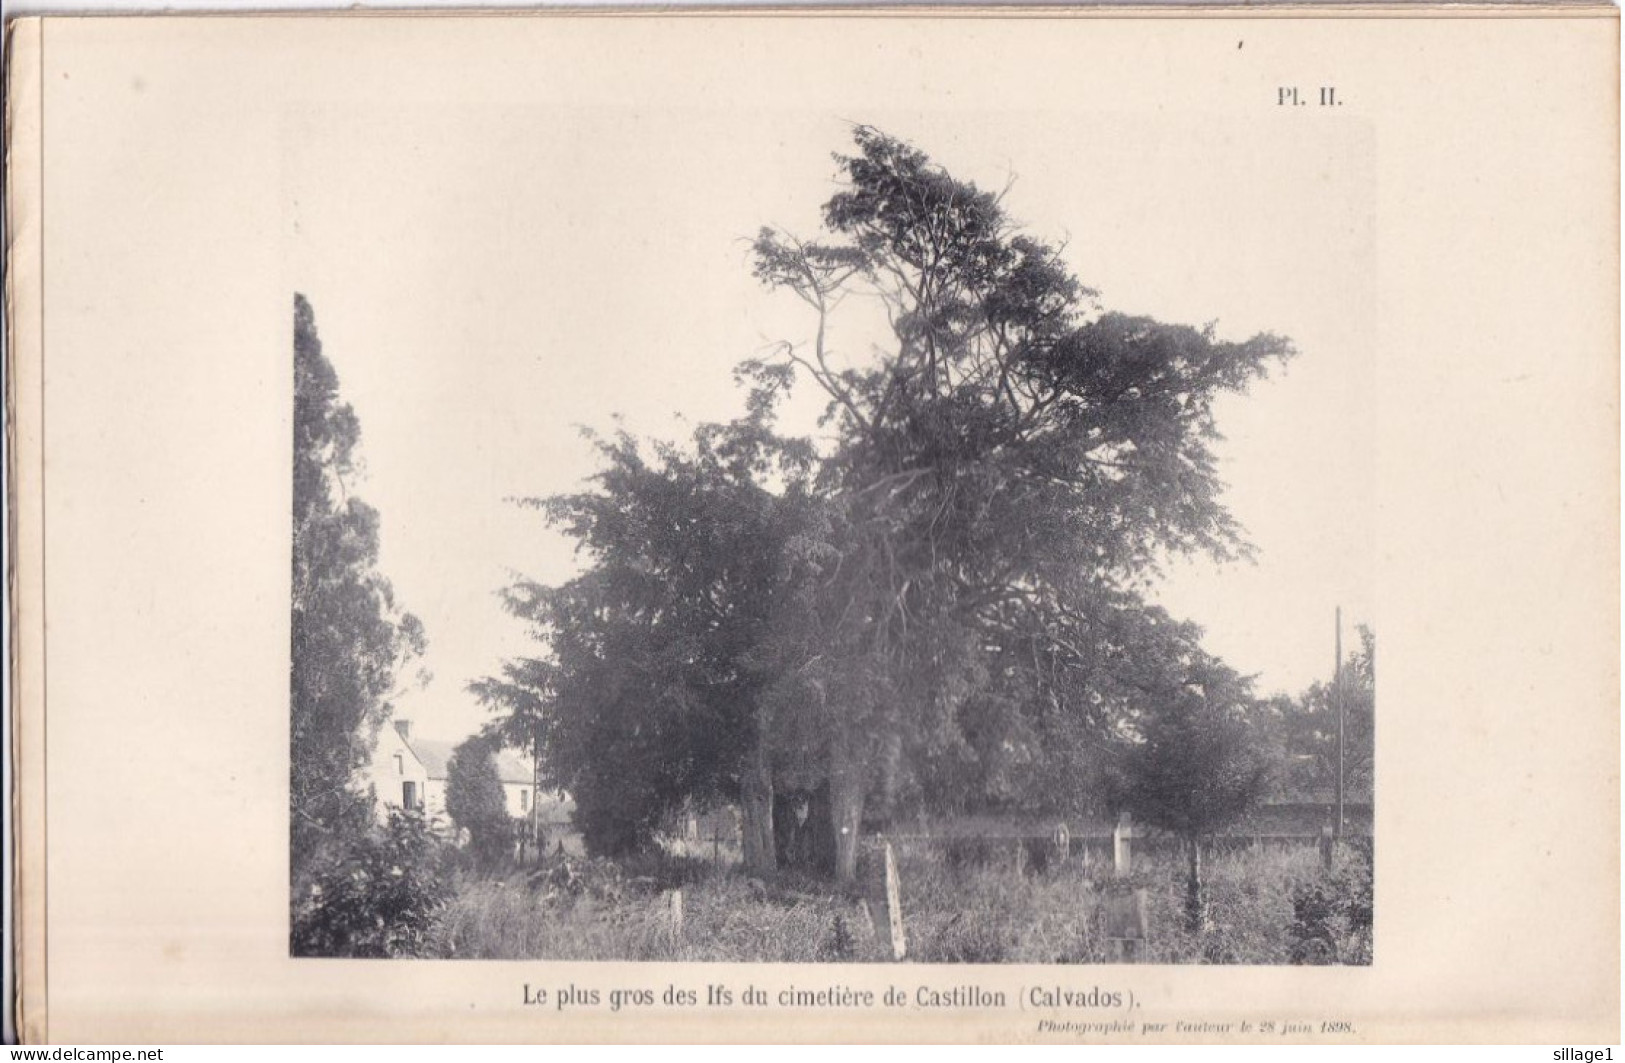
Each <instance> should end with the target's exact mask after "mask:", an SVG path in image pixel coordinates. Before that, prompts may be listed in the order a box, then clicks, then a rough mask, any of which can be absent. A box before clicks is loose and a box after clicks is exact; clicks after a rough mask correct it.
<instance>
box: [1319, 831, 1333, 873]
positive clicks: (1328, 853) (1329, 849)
mask: <svg viewBox="0 0 1625 1063" xmlns="http://www.w3.org/2000/svg"><path fill="white" fill-rule="evenodd" d="M1334 844H1335V839H1334V838H1333V837H1332V829H1331V828H1330V827H1322V828H1320V866H1321V868H1322V870H1325V871H1330V870H1331V869H1332V856H1333V855H1334V854H1333V846H1334Z"/></svg>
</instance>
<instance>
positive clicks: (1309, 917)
mask: <svg viewBox="0 0 1625 1063" xmlns="http://www.w3.org/2000/svg"><path fill="white" fill-rule="evenodd" d="M987 844H988V845H989V846H990V848H991V849H994V850H998V849H1000V848H1001V847H999V846H997V845H994V844H993V843H992V842H991V841H990V842H988V843H987ZM1002 850H1003V851H1002V852H1001V853H1000V855H999V856H998V857H994V858H990V859H988V860H987V861H985V862H982V861H974V862H961V863H960V864H958V865H957V866H953V865H950V863H949V862H948V861H947V860H946V859H945V858H944V852H943V850H942V848H940V847H937V846H931V845H924V844H922V845H905V846H903V847H902V848H901V850H900V852H899V854H898V855H899V861H898V862H899V869H900V878H901V880H902V894H903V909H904V922H905V928H906V934H907V938H908V948H909V954H908V958H909V960H910V961H911V962H919V963H1032V964H1053V963H1113V962H1121V959H1122V957H1121V955H1120V953H1119V952H1118V951H1116V950H1115V949H1114V948H1113V946H1112V944H1111V942H1110V941H1108V940H1107V939H1106V938H1105V937H1104V935H1103V925H1102V916H1101V907H1102V904H1103V900H1104V898H1106V897H1107V896H1109V895H1112V894H1115V893H1122V892H1127V891H1131V890H1134V889H1145V890H1146V891H1147V893H1148V898H1149V909H1150V924H1151V937H1150V939H1149V940H1148V941H1147V942H1146V945H1145V948H1144V952H1143V954H1142V957H1141V962H1146V963H1223V964H1293V963H1319V962H1330V963H1344V964H1351V963H1352V964H1364V963H1370V962H1371V924H1370V892H1371V864H1370V860H1369V853H1368V852H1367V851H1365V849H1364V848H1363V847H1362V846H1348V847H1344V848H1342V849H1341V850H1340V852H1339V855H1338V859H1337V864H1336V866H1335V867H1334V870H1333V871H1332V872H1331V873H1327V872H1325V871H1323V870H1322V868H1321V865H1320V857H1319V855H1318V854H1317V853H1316V851H1315V850H1314V849H1313V848H1311V847H1303V846H1297V847H1290V848H1275V847H1266V848H1261V849H1250V848H1248V849H1241V850H1239V851H1229V852H1223V853H1219V854H1216V855H1214V856H1212V857H1211V858H1210V860H1209V862H1208V867H1207V883H1208V890H1209V901H1208V904H1209V911H1210V913H1211V919H1210V920H1209V921H1207V922H1206V923H1205V924H1204V926H1203V927H1202V928H1201V929H1200V930H1198V931H1192V930H1191V929H1190V928H1189V926H1188V924H1187V921H1186V918H1185V915H1186V912H1185V903H1186V895H1185V871H1186V869H1185V866H1184V854H1183V852H1182V851H1181V850H1180V849H1179V848H1178V847H1177V846H1170V847H1169V848H1168V850H1167V851H1166V853H1165V854H1164V853H1158V854H1156V855H1152V856H1146V857H1142V858H1140V864H1141V866H1140V867H1138V868H1137V870H1136V872H1135V874H1134V875H1133V876H1130V877H1127V878H1122V879H1119V878H1115V877H1113V876H1112V874H1111V872H1110V869H1109V868H1106V867H1103V866H1101V865H1100V862H1099V861H1098V860H1097V861H1096V862H1095V865H1094V866H1093V867H1091V868H1089V869H1088V870H1085V869H1084V868H1083V867H1082V866H1081V861H1078V860H1073V861H1069V862H1068V863H1067V864H1065V865H1058V864H1055V863H1054V862H1053V861H1052V862H1050V863H1048V865H1047V869H1046V870H1043V871H1036V870H1029V871H1027V872H1025V873H1020V874H1018V873H1017V871H1016V870H1015V862H1014V860H1013V859H1011V858H1010V846H1009V844H1006V845H1005V846H1003V847H1002ZM866 863H867V861H866V860H865V861H860V867H859V874H858V876H857V878H858V880H859V886H857V887H854V890H852V891H831V890H830V889H829V888H828V887H827V885H823V886H821V885H820V884H819V882H818V881H817V880H815V879H810V878H798V877H791V878H789V879H788V880H786V881H782V882H777V883H763V882H761V881H759V880H755V879H752V878H749V877H747V876H745V875H743V874H741V873H738V872H737V871H733V870H729V869H718V868H714V867H711V866H709V865H706V864H704V863H701V862H695V861H674V862H671V863H670V864H667V865H666V866H665V867H664V869H663V871H662V873H661V874H640V875H633V874H629V873H628V872H626V871H624V870H623V869H622V868H621V867H620V865H619V864H617V863H616V862H614V861H609V860H602V859H599V860H584V861H572V862H569V863H563V864H559V865H556V866H555V867H554V868H552V869H551V870H549V871H547V872H543V873H539V874H523V873H514V874H509V875H506V876H500V877H494V878H492V877H477V876H465V877H462V878H461V879H459V880H458V882H457V885H456V889H455V892H454V896H453V897H452V899H451V900H450V901H449V903H448V904H447V906H446V908H445V909H444V912H443V915H442V916H441V918H440V920H439V921H438V922H437V924H436V927H435V930H434V933H433V935H432V939H431V942H430V945H429V947H430V948H431V949H432V950H433V951H434V953H435V954H436V955H440V956H446V957H457V958H464V959H467V958H500V959H555V960H589V959H590V960H695V961H704V962H716V963H735V962H766V963H781V962H782V963H812V962H852V963H861V962H890V960H891V954H890V952H889V947H888V945H887V942H886V938H885V936H884V930H883V929H882V930H881V931H880V932H879V933H877V931H876V926H875V923H874V920H875V919H876V918H877V917H878V918H881V919H883V918H884V917H885V914H884V910H883V908H882V907H881V905H880V902H878V901H877V899H876V897H877V895H876V893H875V892H874V891H872V890H868V891H866V890H865V889H864V888H862V883H863V881H864V879H865V877H866V874H865V872H866V871H867V869H866V868H865V866H864V865H865V864H866ZM1028 866H1029V867H1030V865H1028ZM641 870H644V871H648V870H652V868H651V867H649V866H647V865H646V866H645V867H643V868H642V869H641ZM674 888H681V889H682V890H683V895H684V906H683V907H684V921H683V929H682V931H681V933H678V932H677V931H675V930H674V927H673V922H672V917H671V904H670V899H669V892H668V891H669V890H671V889H674ZM865 896H867V898H868V900H867V910H866V909H865V907H863V906H862V905H860V903H859V901H860V900H861V899H863V898H864V897H865ZM1300 917H1301V918H1300ZM1306 940H1313V941H1316V942H1318V943H1319V944H1317V945H1315V946H1311V947H1305V944H1304V942H1305V941H1306Z"/></svg>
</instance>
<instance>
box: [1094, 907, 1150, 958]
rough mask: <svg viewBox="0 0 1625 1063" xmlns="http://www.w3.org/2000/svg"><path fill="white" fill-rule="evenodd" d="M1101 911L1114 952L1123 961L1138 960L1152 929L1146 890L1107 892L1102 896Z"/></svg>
mask: <svg viewBox="0 0 1625 1063" xmlns="http://www.w3.org/2000/svg"><path fill="white" fill-rule="evenodd" d="M1102 911H1103V914H1104V916H1105V923H1106V925H1105V929H1104V934H1105V937H1106V939H1107V940H1108V941H1111V942H1112V943H1113V951H1115V952H1116V953H1117V955H1118V958H1119V959H1121V960H1122V961H1123V962H1124V963H1136V962H1138V960H1139V957H1140V955H1141V952H1142V950H1143V949H1144V947H1145V940H1146V938H1148V937H1149V936H1150V931H1151V921H1150V917H1149V915H1148V911H1149V909H1148V908H1147V905H1146V891H1145V890H1143V889H1139V890H1135V891H1134V892H1132V893H1116V894H1107V895H1106V896H1105V897H1104V898H1102Z"/></svg>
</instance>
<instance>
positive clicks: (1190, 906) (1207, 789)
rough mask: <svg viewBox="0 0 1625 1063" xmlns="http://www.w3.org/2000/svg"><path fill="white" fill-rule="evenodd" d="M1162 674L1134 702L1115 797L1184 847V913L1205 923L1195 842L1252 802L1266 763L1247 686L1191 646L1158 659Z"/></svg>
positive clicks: (1267, 776) (1269, 765)
mask: <svg viewBox="0 0 1625 1063" xmlns="http://www.w3.org/2000/svg"><path fill="white" fill-rule="evenodd" d="M1163 663H1164V665H1165V666H1166V670H1165V671H1164V674H1163V675H1161V676H1158V677H1155V678H1154V679H1151V680H1150V681H1149V682H1147V683H1146V684H1145V685H1144V687H1143V689H1142V690H1141V691H1140V696H1139V697H1138V698H1137V699H1135V700H1136V702H1137V706H1136V708H1137V709H1138V712H1137V715H1136V719H1135V720H1134V722H1133V724H1132V736H1131V737H1130V738H1129V739H1128V740H1127V742H1126V747H1125V749H1124V752H1123V754H1122V760H1121V766H1120V768H1119V771H1120V773H1121V774H1120V779H1121V783H1120V799H1121V801H1122V803H1123V804H1124V805H1125V806H1126V807H1127V808H1128V809H1129V810H1130V811H1131V812H1132V813H1133V815H1134V816H1135V818H1136V819H1139V820H1141V821H1143V822H1145V823H1148V824H1150V825H1151V826H1154V827H1159V828H1161V829H1163V830H1166V831H1170V832H1172V833H1174V834H1176V835H1178V836H1179V838H1180V839H1181V840H1182V842H1183V843H1184V848H1185V856H1186V861H1187V875H1186V901H1185V911H1186V918H1187V921H1188V924H1189V926H1190V929H1191V930H1193V931H1195V930H1200V929H1201V928H1202V926H1203V925H1204V923H1205V921H1206V910H1207V900H1206V891H1205V885H1204V882H1203V875H1202V845H1203V842H1204V841H1206V840H1207V839H1209V838H1211V837H1212V836H1213V835H1215V834H1217V833H1219V832H1220V831H1223V830H1224V829H1225V828H1227V827H1229V826H1230V825H1232V824H1233V823H1235V822H1236V821H1237V820H1239V819H1240V818H1241V817H1242V816H1244V815H1246V814H1247V813H1248V812H1249V811H1250V810H1251V809H1252V808H1254V807H1255V806H1256V805H1257V804H1258V803H1259V802H1260V801H1261V800H1262V799H1263V798H1264V796H1265V795H1266V794H1267V793H1268V790H1269V787H1270V783H1271V773H1272V771H1273V769H1274V767H1275V764H1274V762H1273V761H1272V759H1271V757H1270V754H1269V751H1268V746H1267V743H1265V742H1264V741H1263V739H1262V736H1261V733H1260V728H1259V727H1258V725H1257V722H1256V721H1255V719H1254V718H1253V717H1254V714H1255V713H1256V711H1257V702H1256V701H1255V700H1254V699H1253V697H1252V695H1251V691H1250V689H1249V684H1248V682H1247V681H1246V680H1245V679H1243V678H1242V677H1240V676H1238V675H1237V674H1236V673H1235V672H1234V671H1232V670H1230V669H1229V668H1227V667H1225V666H1224V665H1223V664H1221V663H1220V662H1218V661H1216V660H1214V659H1212V658H1210V657H1207V656H1206V655H1204V654H1201V653H1200V652H1199V651H1195V650H1187V651H1184V652H1180V651H1176V652H1175V653H1174V654H1173V655H1170V656H1169V657H1168V658H1165V660H1164V662H1163Z"/></svg>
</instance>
